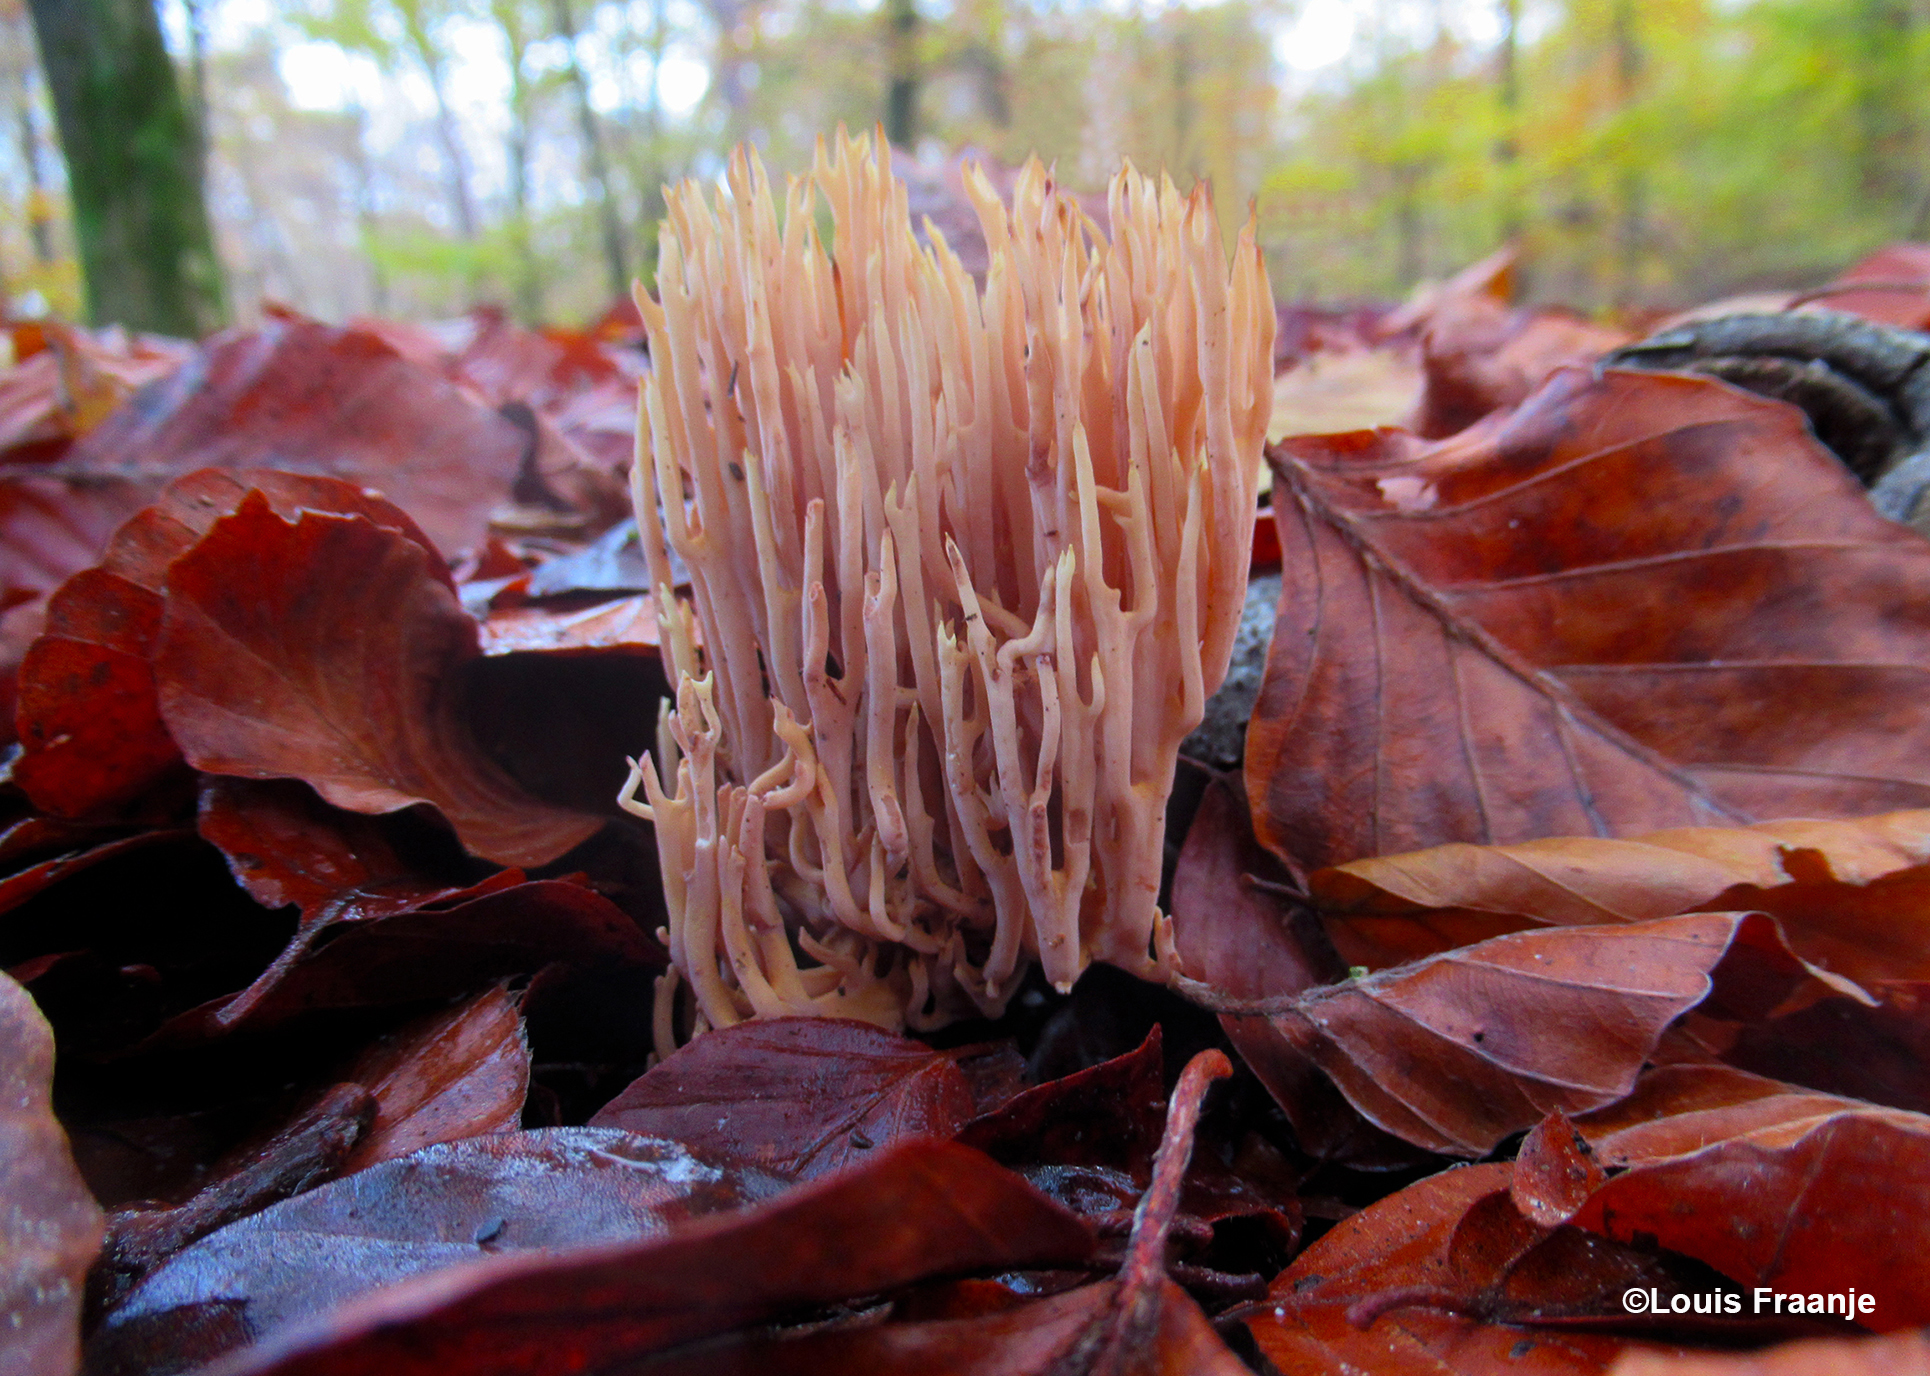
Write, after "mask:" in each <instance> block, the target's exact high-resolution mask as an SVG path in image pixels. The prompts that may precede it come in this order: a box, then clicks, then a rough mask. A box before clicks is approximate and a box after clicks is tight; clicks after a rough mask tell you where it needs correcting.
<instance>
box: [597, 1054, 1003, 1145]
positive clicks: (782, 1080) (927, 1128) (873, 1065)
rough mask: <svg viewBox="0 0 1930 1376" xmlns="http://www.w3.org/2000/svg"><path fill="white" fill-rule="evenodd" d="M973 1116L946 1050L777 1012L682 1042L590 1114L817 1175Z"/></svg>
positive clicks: (944, 1131)
mask: <svg viewBox="0 0 1930 1376" xmlns="http://www.w3.org/2000/svg"><path fill="white" fill-rule="evenodd" d="M971 1115H972V1095H971V1089H970V1087H969V1086H968V1085H967V1083H966V1080H965V1076H964V1074H963V1073H962V1072H961V1071H960V1070H959V1068H958V1067H957V1066H956V1065H954V1064H953V1063H952V1059H951V1057H949V1056H947V1055H945V1054H944V1053H943V1052H939V1051H933V1050H932V1049H931V1048H930V1047H928V1046H926V1045H925V1044H924V1043H922V1042H917V1041H912V1040H911V1039H909V1038H907V1037H901V1036H898V1035H897V1034H896V1033H892V1032H886V1031H884V1030H883V1029H881V1028H878V1027H874V1026H872V1025H871V1024H870V1023H862V1022H852V1021H850V1020H848V1019H844V1018H774V1019H769V1020H764V1019H759V1020H756V1021H752V1022H744V1023H739V1024H737V1025H736V1026H735V1027H723V1028H718V1029H716V1030H714V1031H711V1032H707V1033H705V1034H704V1035H703V1036H701V1037H699V1038H697V1039H696V1040H695V1041H693V1042H691V1043H690V1044H689V1045H688V1046H684V1047H680V1048H679V1049H678V1050H676V1051H673V1052H672V1053H671V1054H670V1055H668V1056H666V1057H665V1058H664V1059H663V1061H662V1062H661V1063H659V1064H658V1065H656V1066H654V1067H652V1068H651V1069H650V1070H649V1071H648V1072H647V1073H646V1074H645V1075H644V1076H643V1077H642V1078H641V1079H639V1080H638V1081H636V1083H634V1084H632V1085H631V1086H630V1087H629V1088H628V1089H626V1090H624V1091H623V1093H621V1094H619V1095H617V1097H616V1098H615V1099H613V1100H611V1101H610V1103H608V1104H606V1105H605V1106H604V1107H603V1108H602V1109H601V1110H600V1111H599V1112H598V1113H597V1114H596V1116H595V1117H593V1118H591V1119H590V1123H591V1125H592V1126H596V1127H613V1128H624V1129H626V1130H628V1131H630V1132H637V1133H643V1134H645V1135H648V1136H659V1137H670V1138H674V1139H676V1140H677V1141H680V1142H686V1143H689V1144H690V1145H691V1146H692V1147H695V1148H697V1149H698V1150H700V1151H704V1152H706V1153H708V1154H710V1155H711V1156H713V1157H716V1158H717V1159H720V1160H741V1161H745V1162H749V1163H751V1164H754V1165H756V1166H758V1167H760V1168H762V1169H764V1170H768V1171H771V1172H773V1173H774V1174H777V1175H781V1176H785V1177H787V1178H791V1179H798V1180H809V1179H811V1178H812V1177H813V1176H818V1175H823V1174H824V1173H825V1172H827V1171H833V1170H838V1169H841V1168H842V1167H844V1166H847V1165H850V1164H852V1163H853V1162H857V1161H862V1160H864V1159H866V1158H867V1156H869V1155H870V1154H872V1153H873V1152H875V1151H876V1149H877V1148H879V1147H882V1146H885V1145H887V1144H889V1143H892V1142H896V1141H898V1140H899V1139H900V1138H903V1137H910V1136H916V1135H924V1136H933V1137H950V1136H952V1135H953V1134H954V1133H956V1132H957V1131H958V1130H959V1129H960V1128H961V1127H963V1126H964V1125H965V1121H966V1119H968V1118H970V1117H971Z"/></svg>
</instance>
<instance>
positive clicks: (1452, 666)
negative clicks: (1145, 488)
mask: <svg viewBox="0 0 1930 1376" xmlns="http://www.w3.org/2000/svg"><path fill="white" fill-rule="evenodd" d="M1269 452H1270V454H1271V455H1272V458H1273V461H1274V466H1275V473H1276V482H1275V485H1274V490H1273V509H1274V516H1275V520H1276V522H1277V524H1278V528H1279V532H1280V540H1281V546H1282V550H1283V566H1284V568H1285V570H1286V575H1287V576H1286V578H1285V580H1284V584H1283V591H1282V598H1281V605H1280V609H1279V617H1278V620H1277V622H1276V625H1275V630H1274V638H1273V645H1272V650H1271V653H1270V655H1269V660H1268V666H1267V677H1266V682H1265V685H1264V686H1263V688H1262V690H1261V693H1260V699H1259V702H1258V704H1257V705H1256V707H1255V711H1254V717H1253V722H1252V725H1251V728H1250V730H1249V732H1248V736H1247V760H1246V763H1247V767H1246V782H1247V789H1248V793H1249V796H1250V798H1251V800H1252V804H1253V815H1254V826H1255V831H1256V833H1257V834H1258V836H1259V838H1260V840H1261V841H1262V842H1263V843H1264V844H1266V845H1267V846H1268V847H1269V848H1270V849H1272V850H1274V851H1275V852H1276V853H1278V854H1281V855H1284V856H1289V857H1291V858H1292V859H1293V860H1295V861H1296V862H1298V863H1301V864H1303V865H1305V866H1307V867H1308V868H1310V869H1311V868H1318V867H1320V866H1322V865H1328V864H1338V863H1342V862H1345V861H1349V860H1353V859H1357V858H1360V857H1362V856H1369V855H1388V854H1396V853H1399V852H1403V851H1410V850H1419V849H1421V848H1423V847H1426V846H1430V845H1437V844H1440V843H1443V842H1448V841H1469V842H1489V843H1511V842H1516V841H1523V840H1529V839H1532V838H1534V837H1538V836H1562V835H1597V836H1608V835H1638V834H1641V833H1644V832H1650V831H1656V830H1660V829H1663V828H1665V827H1673V826H1687V825H1701V824H1708V823H1729V824H1733V823H1735V822H1746V821H1750V820H1754V819H1758V818H1763V817H1773V816H1789V815H1807V816H1819V817H1828V816H1846V815H1858V814H1867V813H1872V812H1878V811H1882V810H1884V809H1886V808H1898V807H1906V806H1915V805H1920V804H1922V803H1925V802H1930V771H1926V769H1925V767H1924V765H1923V764H1922V761H1923V760H1925V759H1930V715H1926V713H1925V711H1924V707H1923V704H1924V702H1925V700H1926V699H1925V695H1924V694H1923V692H1922V691H1921V680H1922V678H1923V675H1924V673H1925V670H1926V668H1930V619H1926V618H1925V617H1924V616H1922V615H1919V614H1918V612H1917V610H1916V609H1918V608H1923V607H1930V546H1926V545H1925V544H1924V542H1923V540H1922V539H1921V538H1920V537H1918V536H1916V535H1914V534H1912V533H1911V532H1910V531H1908V530H1905V529H1904V528H1902V527H1900V526H1897V525H1895V524H1893V523H1891V522H1888V521H1885V520H1884V519H1883V518H1881V517H1879V516H1877V515H1876V514H1875V512H1874V510H1873V509H1872V508H1871V507H1870V505H1869V503H1868V501H1867V500H1866V499H1865V498H1864V496H1863V494H1862V491H1861V489H1860V488H1859V487H1858V486H1857V484H1856V483H1855V482H1854V481H1853V480H1852V479H1851V478H1850V477H1849V476H1848V475H1847V474H1846V473H1845V472H1844V471H1843V469H1842V466H1841V465H1840V464H1839V463H1838V462H1837V461H1836V460H1835V459H1834V458H1833V457H1832V456H1831V455H1829V454H1828V453H1827V452H1825V451H1824V450H1823V449H1822V448H1821V447H1820V446H1819V445H1818V444H1817V443H1816V441H1815V440H1814V439H1813V438H1812V437H1811V436H1810V434H1809V432H1808V429H1807V423H1806V422H1805V420H1804V418H1803V416H1802V413H1801V412H1799V411H1797V410H1795V409H1794V408H1793V407H1789V406H1785V405H1783V404H1781V403H1772V402H1768V401H1765V400H1762V399H1759V398H1756V397H1753V396H1751V395H1749V394H1746V393H1743V392H1740V391H1738V390H1736V389H1734V388H1730V387H1727V386H1725V385H1723V384H1720V383H1716V382H1712V381H1708V380H1704V379H1698V378H1692V377H1685V376H1673V375H1663V374H1653V373H1647V374H1638V373H1626V372H1613V371H1611V372H1607V373H1605V374H1603V375H1601V376H1600V377H1596V376H1594V375H1592V374H1590V373H1587V372H1582V371H1579V370H1565V371H1562V372H1560V373H1557V374H1556V375H1555V376H1554V377H1553V378H1551V379H1550V380H1549V382H1548V383H1547V384H1546V385H1545V386H1543V387H1542V389H1541V390H1540V391H1539V392H1537V393H1536V394H1535V395H1534V396H1533V397H1531V398H1530V399H1529V400H1528V401H1526V402H1524V403H1523V405H1522V406H1521V408H1520V409H1519V410H1517V411H1516V412H1514V413H1513V414H1512V415H1510V416H1508V417H1506V418H1505V419H1497V420H1495V421H1493V422H1484V423H1483V424H1482V425H1480V426H1477V427H1475V428H1474V429H1472V430H1470V431H1467V432H1465V433H1464V434H1462V435H1461V436H1459V437H1457V438H1455V439H1451V440H1447V441H1442V442H1440V443H1438V444H1433V445H1428V444H1424V443H1422V442H1420V441H1417V440H1414V439H1412V438H1411V437H1407V436H1403V435H1399V434H1394V433H1385V432H1384V433H1382V434H1380V435H1377V436H1351V437H1348V436H1341V437H1328V438H1326V439H1321V440H1315V439H1303V440H1294V441H1288V442H1286V444H1285V445H1283V446H1279V447H1276V448H1274V449H1272V450H1271V451H1269ZM1804 704H1828V707H1827V710H1808V709H1806V708H1804V709H1802V710H1799V708H1802V705H1804Z"/></svg>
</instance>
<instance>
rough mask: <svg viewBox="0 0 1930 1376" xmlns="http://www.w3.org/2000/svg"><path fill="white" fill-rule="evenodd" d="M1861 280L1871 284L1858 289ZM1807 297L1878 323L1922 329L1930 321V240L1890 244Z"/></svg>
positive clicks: (1828, 306)
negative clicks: (1916, 242) (1929, 242)
mask: <svg viewBox="0 0 1930 1376" xmlns="http://www.w3.org/2000/svg"><path fill="white" fill-rule="evenodd" d="M1859 282H1866V283H1868V284H1869V285H1868V286H1866V287H1864V288H1862V289H1861V290H1856V285H1857V284H1858V283H1859ZM1808 299H1809V300H1811V301H1813V302H1814V303H1815V304H1817V305H1819V306H1822V307H1825V308H1826V309H1828V310H1833V311H1848V312H1850V313H1851V314H1852V315H1860V316H1862V317H1863V318H1864V319H1865V320H1874V321H1877V322H1878V323H1879V324H1884V325H1896V326H1899V327H1901V328H1903V329H1906V330H1921V329H1923V328H1924V327H1925V326H1926V325H1930V244H1888V245H1886V246H1884V247H1883V248H1880V249H1878V250H1877V251H1876V252H1875V253H1872V254H1871V255H1870V256H1869V257H1867V258H1864V259H1861V260H1860V261H1859V262H1857V263H1856V264H1855V266H1853V267H1850V268H1846V269H1845V270H1844V271H1842V272H1841V273H1838V274H1837V277H1836V280H1835V281H1834V282H1832V283H1831V284H1830V286H1829V288H1828V289H1826V290H1824V291H1820V292H1812V293H1809V294H1808Z"/></svg>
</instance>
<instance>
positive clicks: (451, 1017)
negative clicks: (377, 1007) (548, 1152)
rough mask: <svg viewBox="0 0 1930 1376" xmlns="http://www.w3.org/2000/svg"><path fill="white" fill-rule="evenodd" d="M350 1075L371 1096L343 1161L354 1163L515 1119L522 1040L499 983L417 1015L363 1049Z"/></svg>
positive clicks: (495, 1128) (525, 1083) (524, 1090)
mask: <svg viewBox="0 0 1930 1376" xmlns="http://www.w3.org/2000/svg"><path fill="white" fill-rule="evenodd" d="M349 1078H350V1079H352V1080H354V1081H356V1082H357V1083H358V1084H362V1085H366V1086H367V1087H368V1090H369V1092H370V1093H371V1094H373V1095H374V1096H375V1103H376V1113H375V1121H374V1123H373V1124H371V1125H370V1128H369V1132H368V1135H367V1136H365V1137H364V1138H363V1139H362V1140H361V1141H360V1142H359V1143H357V1144H356V1148H355V1151H354V1154H353V1155H351V1156H350V1157H349V1159H348V1163H347V1165H346V1166H345V1167H344V1169H345V1170H347V1171H358V1170H361V1169H362V1168H363V1167H365V1166H372V1165H374V1164H375V1163H376V1162H378V1161H388V1160H391V1159H393V1158H394V1157H398V1156H407V1155H409V1154H410V1153H411V1152H414V1151H418V1150H420V1149H421V1148H423V1147H430V1146H434V1145H435V1144H436V1143H438V1142H454V1141H459V1140H461V1139H462V1138H465V1137H477V1136H481V1135H482V1134H485V1133H496V1132H512V1131H514V1130H515V1129H517V1128H518V1127H520V1126H521V1125H522V1119H523V1099H524V1096H525V1095H527V1094H528V1092H529V1045H528V1043H527V1041H526V1040H525V1039H524V1036H523V1019H522V1016H521V1014H520V1013H519V1012H518V1011H517V1006H516V1000H515V999H514V998H512V997H511V996H510V994H509V992H508V990H507V988H506V987H505V986H503V985H500V984H498V985H496V986H495V987H494V988H491V989H485V990H484V991H483V992H482V993H480V994H478V995H476V997H474V998H473V999H470V1000H468V1001H467V1002H465V1003H463V1004H461V1005H459V1006H458V1007H455V1008H451V1009H449V1010H447V1011H445V1012H441V1013H431V1014H429V1015H427V1016H426V1017H422V1018H418V1019H416V1020H415V1021H414V1022H413V1023H411V1024H409V1025H408V1026H407V1027H404V1028H402V1029H401V1030H400V1031H398V1032H396V1033H394V1034H393V1035H392V1036H390V1037H389V1038H387V1039H386V1040H385V1041H384V1042H383V1043H382V1044H381V1045H379V1046H375V1047H371V1048H370V1049H369V1050H368V1051H366V1052H364V1053H363V1055H362V1056H361V1058H360V1059H358V1060H357V1061H356V1063H355V1067H354V1069H352V1070H351V1071H350V1072H349Z"/></svg>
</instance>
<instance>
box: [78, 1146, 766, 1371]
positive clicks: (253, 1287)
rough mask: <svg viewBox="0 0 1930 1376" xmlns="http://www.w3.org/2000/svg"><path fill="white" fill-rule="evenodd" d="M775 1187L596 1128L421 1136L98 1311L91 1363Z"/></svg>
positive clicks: (216, 1241)
mask: <svg viewBox="0 0 1930 1376" xmlns="http://www.w3.org/2000/svg"><path fill="white" fill-rule="evenodd" d="M776 1188H777V1183H776V1182H775V1181H772V1180H770V1179H769V1178H767V1177H759V1176H758V1175H757V1174H756V1173H755V1172H745V1171H742V1170H725V1169H721V1168H719V1167H718V1166H716V1165H714V1164H712V1163H710V1162H709V1161H707V1160H706V1159H705V1158H703V1157H702V1156H700V1155H696V1154H693V1153H691V1152H690V1151H689V1150H687V1149H686V1148H684V1147H683V1146H681V1145H679V1144H678V1143H675V1142H665V1141H660V1140H655V1139H651V1138H642V1137H636V1136H634V1135H632V1134H629V1133H624V1132H615V1131H609V1130H603V1129H594V1128H562V1129H555V1130H551V1131H545V1132H529V1133H507V1134H502V1135H499V1136H493V1137H477V1138H472V1139H470V1140H468V1141H464V1142H451V1143H447V1144H444V1145H440V1146H434V1147H429V1148H426V1149H425V1150H423V1151H420V1152H418V1153H416V1154H414V1155H412V1156H408V1157H404V1158H401V1159H399V1160H394V1161H388V1162H384V1163H382V1164H381V1165H378V1166H374V1167H372V1168H371V1169H369V1170H366V1171H363V1172H361V1173H360V1174H357V1175H353V1176H350V1177H348V1178H347V1179H344V1180H339V1181H336V1182H334V1183H332V1184H329V1185H324V1186H322V1187H320V1188H318V1189H314V1190H310V1191H308V1192H307V1193H305V1194H302V1195H298V1196H297V1197H295V1198H294V1199H290V1200H288V1201H286V1202H284V1203H281V1204H277V1205H274V1206H273V1207H271V1208H267V1209H264V1210H262V1211H261V1212H259V1213H256V1214H252V1215H250V1216H249V1217H247V1218H243V1219H241V1220H239V1221H238V1222H235V1223H232V1224H230V1225H229V1226H227V1227H226V1228H223V1229H221V1230H220V1231H218V1232H215V1233H212V1234H210V1235H208V1236H207V1237H205V1238H203V1239H202V1240H201V1241H199V1242H197V1243H195V1244H194V1245H193V1246H191V1247H189V1248H187V1249H186V1250H184V1251H182V1252H180V1253H179V1254H177V1255H176V1256H175V1257H174V1258H173V1259H172V1260H170V1261H169V1262H167V1263H166V1264H164V1265H162V1266H161V1267H159V1268H158V1269H156V1270H155V1271H153V1272H152V1273H151V1274H150V1275H149V1276H148V1277H147V1279H146V1280H144V1281H143V1282H142V1283H141V1284H140V1285H139V1286H137V1287H136V1288H135V1289H134V1290H133V1291H132V1293H130V1294H129V1295H128V1296H127V1298H126V1299H125V1300H124V1301H123V1302H122V1303H121V1304H120V1305H119V1307H118V1308H117V1309H115V1310H114V1311H113V1312H112V1313H111V1314H109V1315H108V1316H107V1319H106V1321H105V1323H104V1324H103V1325H102V1328H101V1331H100V1333H99V1335H98V1336H97V1337H96V1338H95V1339H94V1340H93V1341H92V1343H91V1344H90V1347H89V1353H88V1356H89V1369H90V1370H94V1371H110V1372H119V1371H127V1372H133V1371H142V1370H146V1369H147V1368H148V1366H149V1365H150V1364H152V1363H153V1362H154V1360H155V1359H156V1358H165V1359H167V1360H170V1361H172V1362H176V1363H178V1362H179V1361H180V1359H181V1358H182V1357H188V1358H191V1359H193V1360H194V1361H195V1362H196V1363H197V1364H198V1363H201V1362H206V1361H208V1360H209V1359H211V1358H213V1357H215V1356H217V1355H218V1354H219V1353H220V1352H222V1351H223V1350H225V1349H227V1348H230V1347H234V1346H237V1345H239V1344H240V1343H242V1342H246V1341H250V1340H258V1339H269V1340H272V1339H273V1338H274V1337H275V1336H278V1335H279V1334H280V1333H281V1332H282V1331H284V1330H286V1329H287V1328H288V1327H289V1326H290V1325H292V1324H296V1323H299V1322H300V1321H301V1320H304V1319H311V1318H315V1317H318V1316H324V1315H326V1314H327V1313H328V1312H329V1311H330V1310H332V1309H335V1308H336V1307H337V1306H340V1305H341V1304H343V1303H344V1302H345V1301H350V1300H352V1299H354V1298H355V1297H357V1296H362V1295H366V1294H369V1293H370V1292H374V1291H377V1290H378V1289H379V1288H381V1287H385V1286H393V1285H394V1284H396V1283H397V1282H398V1281H401V1280H403V1279H405V1278H408V1277H411V1276H420V1275H424V1274H427V1273H431V1272H437V1271H443V1270H446V1269H447V1268H450V1267H454V1266H460V1265H461V1264H462V1263H465V1262H470V1263H473V1262H476V1261H480V1260H482V1259H484V1258H487V1257H491V1256H494V1255H498V1254H502V1253H518V1252H522V1253H527V1252H530V1251H533V1250H550V1249H559V1248H571V1247H574V1248H579V1249H581V1248H583V1247H586V1246H595V1245H597V1244H604V1245H606V1246H607V1245H609V1244H619V1245H621V1244H634V1243H636V1242H637V1241H639V1240H643V1239H649V1238H654V1237H658V1236H661V1235H663V1234H665V1233H666V1232H670V1231H671V1230H673V1229H674V1228H675V1227H676V1225H678V1224H680V1223H686V1222H688V1221H690V1220H692V1219H697V1218H702V1217H704V1216H706V1215H708V1214H713V1213H718V1212H723V1211H730V1210H735V1209H739V1208H741V1207H742V1206H744V1205H745V1204H747V1203H750V1202H752V1201H754V1200H756V1199H759V1198H763V1197H766V1196H768V1195H769V1194H771V1193H772V1192H773V1191H775V1189H776Z"/></svg>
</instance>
